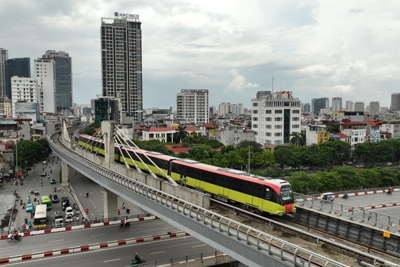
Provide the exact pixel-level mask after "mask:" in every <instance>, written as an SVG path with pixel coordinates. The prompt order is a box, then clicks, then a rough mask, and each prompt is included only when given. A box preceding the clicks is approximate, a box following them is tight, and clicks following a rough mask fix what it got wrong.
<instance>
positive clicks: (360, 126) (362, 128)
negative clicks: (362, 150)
mask: <svg viewBox="0 0 400 267" xmlns="http://www.w3.org/2000/svg"><path fill="white" fill-rule="evenodd" d="M340 132H341V133H342V134H344V135H346V136H347V138H346V141H347V142H348V143H349V144H350V145H351V147H354V145H356V144H360V143H364V142H365V141H366V138H367V123H366V122H363V121H350V120H349V121H344V122H341V123H340Z"/></svg>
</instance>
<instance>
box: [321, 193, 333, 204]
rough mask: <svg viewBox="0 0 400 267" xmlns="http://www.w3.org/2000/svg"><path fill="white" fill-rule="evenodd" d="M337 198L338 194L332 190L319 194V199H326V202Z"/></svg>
mask: <svg viewBox="0 0 400 267" xmlns="http://www.w3.org/2000/svg"><path fill="white" fill-rule="evenodd" d="M335 198H336V194H335V193H332V192H327V193H322V194H321V195H320V196H319V200H320V201H321V202H323V201H326V202H333V201H334V200H335Z"/></svg>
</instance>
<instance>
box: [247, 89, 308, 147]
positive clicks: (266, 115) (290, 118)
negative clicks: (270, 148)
mask: <svg viewBox="0 0 400 267" xmlns="http://www.w3.org/2000/svg"><path fill="white" fill-rule="evenodd" d="M257 96H258V97H257V98H254V99H252V100H251V102H252V105H253V106H252V108H253V114H252V115H251V119H252V127H251V128H252V130H253V131H254V132H255V135H256V142H257V143H260V144H262V145H265V144H267V145H282V144H289V143H290V138H291V136H290V135H291V134H292V133H293V132H296V133H300V132H301V128H300V125H301V105H300V100H299V99H298V98H294V97H293V95H292V92H291V91H280V92H274V93H269V94H267V95H258V94H257Z"/></svg>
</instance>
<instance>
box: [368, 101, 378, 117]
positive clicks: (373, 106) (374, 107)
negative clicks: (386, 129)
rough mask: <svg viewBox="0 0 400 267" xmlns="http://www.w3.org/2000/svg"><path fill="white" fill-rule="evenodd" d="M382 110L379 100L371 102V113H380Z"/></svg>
mask: <svg viewBox="0 0 400 267" xmlns="http://www.w3.org/2000/svg"><path fill="white" fill-rule="evenodd" d="M379 112H380V105H379V102H378V101H372V102H370V103H369V114H371V115H378V114H379Z"/></svg>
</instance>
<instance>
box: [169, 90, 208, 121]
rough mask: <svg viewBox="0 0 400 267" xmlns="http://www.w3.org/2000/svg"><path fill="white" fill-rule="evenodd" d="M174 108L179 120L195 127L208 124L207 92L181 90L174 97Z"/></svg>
mask: <svg viewBox="0 0 400 267" xmlns="http://www.w3.org/2000/svg"><path fill="white" fill-rule="evenodd" d="M176 107H177V117H178V119H179V120H181V121H182V120H183V121H185V122H186V123H193V124H195V125H201V124H203V123H208V121H209V115H208V112H209V109H208V90H207V89H182V90H181V92H180V93H178V94H177V95H176Z"/></svg>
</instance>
